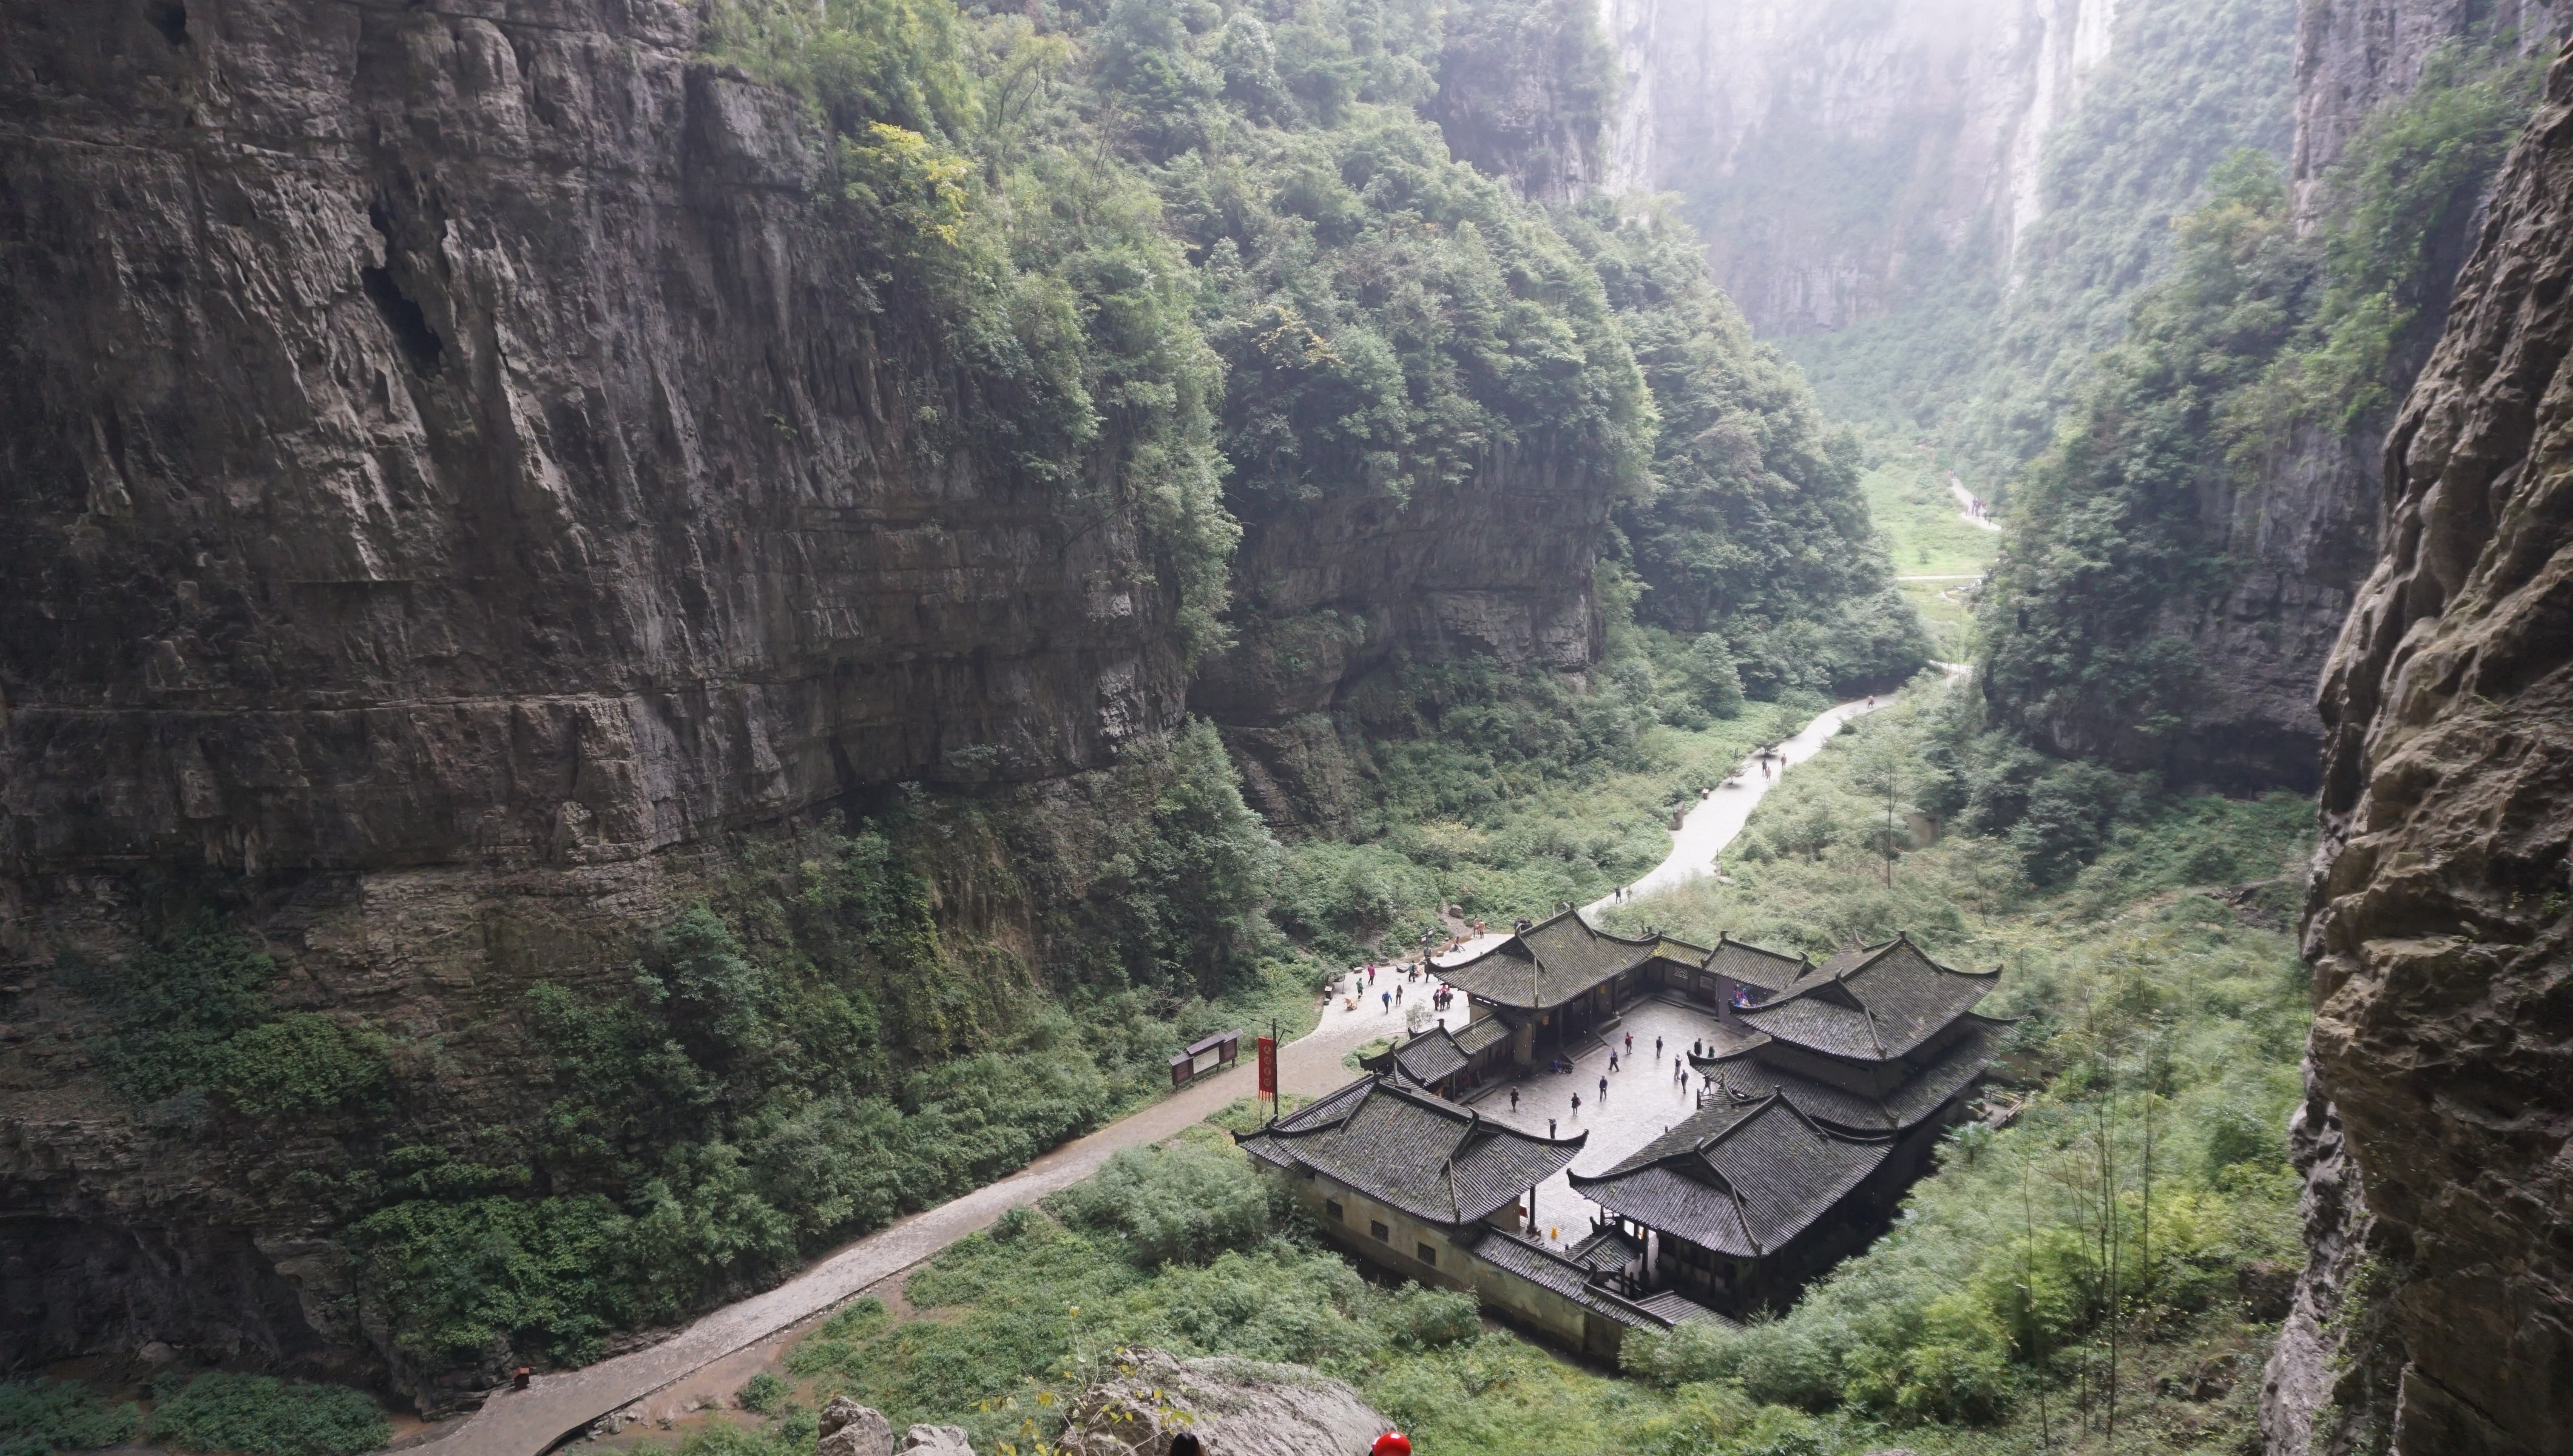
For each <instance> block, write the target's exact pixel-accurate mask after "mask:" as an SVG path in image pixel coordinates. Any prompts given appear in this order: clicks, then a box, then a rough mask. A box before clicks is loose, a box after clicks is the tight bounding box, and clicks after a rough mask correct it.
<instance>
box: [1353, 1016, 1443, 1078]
mask: <svg viewBox="0 0 2573 1456" xmlns="http://www.w3.org/2000/svg"><path fill="white" fill-rule="evenodd" d="M1358 1065H1359V1066H1361V1067H1364V1068H1365V1069H1366V1070H1367V1071H1369V1072H1388V1071H1392V1070H1394V1069H1396V1068H1399V1069H1400V1070H1401V1072H1402V1075H1403V1076H1405V1077H1407V1078H1410V1079H1411V1080H1412V1081H1413V1082H1416V1083H1419V1084H1420V1085H1421V1086H1423V1087H1434V1086H1436V1085H1437V1084H1438V1081H1439V1079H1441V1078H1445V1077H1450V1076H1453V1075H1454V1074H1456V1073H1459V1072H1462V1071H1464V1070H1465V1053H1464V1052H1463V1051H1462V1050H1461V1049H1460V1048H1458V1047H1457V1045H1456V1039H1455V1038H1454V1037H1451V1036H1449V1035H1448V1034H1447V1029H1446V1028H1445V1027H1443V1026H1442V1027H1431V1028H1430V1029H1429V1030H1428V1031H1425V1032H1422V1033H1421V1034H1420V1035H1418V1036H1416V1037H1414V1038H1412V1039H1411V1040H1410V1041H1408V1042H1404V1043H1402V1044H1401V1045H1400V1046H1397V1047H1391V1048H1387V1049H1386V1050H1384V1051H1382V1052H1379V1053H1377V1054H1376V1055H1374V1056H1373V1057H1369V1058H1367V1059H1366V1060H1365V1061H1363V1062H1361V1063H1359V1064H1358Z"/></svg>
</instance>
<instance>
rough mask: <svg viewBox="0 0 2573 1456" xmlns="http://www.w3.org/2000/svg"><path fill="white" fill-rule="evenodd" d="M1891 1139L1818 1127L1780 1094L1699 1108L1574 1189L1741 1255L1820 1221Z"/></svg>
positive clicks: (1575, 1179) (1888, 1152) (1576, 1180)
mask: <svg viewBox="0 0 2573 1456" xmlns="http://www.w3.org/2000/svg"><path fill="white" fill-rule="evenodd" d="M1893 1152H1894V1142H1893V1140H1892V1139H1891V1138H1881V1137H1860V1136H1854V1135H1852V1134H1849V1133H1844V1132H1837V1131H1834V1130H1832V1129H1830V1128H1827V1127H1824V1126H1821V1125H1819V1124H1818V1123H1816V1122H1814V1121H1813V1120H1811V1119H1809V1118H1807V1117H1806V1116H1805V1115H1804V1114H1802V1113H1801V1112H1799V1111H1798V1110H1797V1109H1796V1108H1795V1106H1794V1105H1793V1104H1791V1103H1790V1102H1789V1101H1788V1100H1787V1098H1785V1097H1783V1096H1779V1095H1776V1094H1774V1093H1773V1094H1771V1095H1770V1096H1767V1097H1764V1098H1762V1099H1760V1100H1758V1101H1753V1102H1747V1103H1733V1102H1718V1103H1715V1104H1713V1105H1710V1106H1707V1107H1705V1108H1702V1109H1701V1110H1699V1111H1698V1112H1697V1113H1696V1114H1695V1115H1693V1116H1691V1117H1690V1118H1689V1119H1688V1120H1687V1121H1685V1122H1682V1123H1680V1124H1679V1125H1678V1126H1677V1127H1674V1128H1672V1129H1671V1130H1670V1131H1669V1132H1667V1133H1665V1134H1663V1135H1662V1136H1661V1137H1658V1138H1655V1139H1654V1140H1653V1141H1652V1142H1650V1143H1647V1144H1646V1145H1645V1146H1644V1147H1643V1148H1641V1149H1639V1150H1638V1151H1637V1152H1636V1153H1635V1154H1634V1155H1633V1156H1631V1157H1628V1158H1625V1159H1624V1160H1622V1161H1620V1162H1619V1163H1618V1164H1617V1165H1616V1166H1614V1167H1612V1168H1610V1169H1609V1170H1608V1171H1607V1172H1605V1173H1602V1174H1600V1175H1599V1176H1597V1177H1583V1176H1582V1175H1581V1174H1579V1173H1574V1174H1573V1175H1572V1186H1573V1188H1574V1190H1575V1191H1577V1192H1579V1193H1580V1194H1581V1195H1582V1196H1583V1197H1586V1198H1588V1199H1590V1200H1591V1201H1592V1202H1595V1203H1597V1204H1599V1205H1600V1206H1602V1207H1604V1208H1607V1209H1609V1210H1610V1211H1611V1212H1615V1213H1618V1214H1622V1215H1624V1216H1625V1217H1628V1218H1632V1219H1634V1220H1635V1221H1637V1222H1639V1223H1642V1224H1644V1225H1645V1226H1647V1227H1650V1228H1658V1229H1660V1230H1662V1231H1663V1232H1665V1233H1669V1234H1673V1235H1676V1236H1677V1237H1680V1238H1684V1239H1686V1240H1688V1241H1689V1242H1691V1243H1694V1244H1698V1245H1700V1246H1701V1247H1705V1248H1710V1249H1714V1250H1716V1251H1718V1252H1721V1253H1726V1254H1731V1255H1734V1256H1736V1257H1742V1258H1752V1257H1758V1256H1759V1255H1762V1254H1766V1253H1769V1252H1771V1251H1773V1250H1775V1249H1777V1248H1779V1247H1781V1246H1782V1245H1784V1244H1785V1243H1786V1242H1787V1241H1788V1240H1790V1239H1792V1238H1794V1237H1795V1236H1796V1235H1798V1234H1800V1233H1802V1232H1804V1231H1805V1230H1806V1229H1807V1228H1810V1227H1812V1226H1813V1224H1814V1222H1815V1221H1816V1220H1817V1219H1819V1218H1821V1217H1822V1216H1823V1215H1824V1214H1825V1213H1827V1212H1829V1211H1830V1210H1831V1208H1832V1205H1834V1204H1835V1203H1838V1202H1839V1201H1840V1200H1841V1199H1842V1198H1844V1197H1846V1196H1848V1195H1849V1192H1850V1190H1851V1189H1852V1188H1855V1187H1857V1186H1858V1185H1859V1182H1860V1181H1861V1180H1862V1179H1864V1178H1865V1177H1866V1176H1867V1175H1868V1174H1869V1173H1872V1172H1874V1171H1876V1169H1877V1168H1879V1167H1880V1166H1882V1165H1884V1162H1885V1160H1886V1159H1887V1158H1888V1157H1890V1156H1892V1155H1893Z"/></svg>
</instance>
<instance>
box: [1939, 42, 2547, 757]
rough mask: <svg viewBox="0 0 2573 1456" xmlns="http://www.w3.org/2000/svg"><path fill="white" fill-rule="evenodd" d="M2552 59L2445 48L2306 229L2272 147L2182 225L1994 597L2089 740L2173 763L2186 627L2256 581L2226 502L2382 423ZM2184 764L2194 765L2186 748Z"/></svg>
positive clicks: (2031, 667)
mask: <svg viewBox="0 0 2573 1456" xmlns="http://www.w3.org/2000/svg"><path fill="white" fill-rule="evenodd" d="M2533 75H2534V72H2533V71H2532V70H2531V68H2530V67H2529V66H2528V65H2526V64H2525V63H2522V62H2520V61H2518V60H2516V59H2515V58H2511V57H2508V56H2506V55H2505V56H2501V57H2491V56H2483V57H2477V56H2474V55H2471V54H2469V53H2468V52H2466V51H2464V50H2461V49H2458V48H2453V47H2452V48H2446V49H2443V50H2441V51H2438V52H2435V53H2434V54H2433V56H2432V58H2431V61H2430V63H2429V64H2428V65H2427V66H2425V68H2424V70H2423V73H2422V76H2421V79H2420V82H2419V84H2418V85H2417V86H2416V87H2415V88H2414V89H2413V90H2412V91H2411V92H2410V93H2409V94H2407V95H2406V96H2405V97H2403V98H2402V99H2400V100H2398V101H2395V102H2393V103H2391V104H2389V105H2388V106H2386V107H2385V108H2383V109H2382V110H2380V111H2379V112H2378V113H2376V114H2375V115H2374V116H2373V117H2371V118H2370V119H2369V121H2368V123H2367V125H2366V126H2365V127H2364V128H2363V129H2362V130H2361V132H2360V133H2359V135H2358V136H2357V137H2356V138H2355V139H2354V140H2353V142H2352V143H2351V145H2350V147H2349V148H2348V150H2347V152H2346V153H2345V155H2344V156H2343V158H2342V160H2341V162H2340V164H2339V166H2338V167H2337V168H2336V169H2335V170H2334V171H2333V172H2332V173H2331V174H2330V176H2329V177H2328V178H2327V179H2326V181H2327V184H2328V187H2329V194H2330V196H2331V197H2333V198H2334V199H2335V200H2336V206H2335V209H2334V210H2333V211H2332V212H2331V213H2330V214H2329V215H2328V216H2327V217H2326V219H2325V225H2324V226H2323V227H2322V228H2321V229H2320V230H2318V231H2316V232H2314V233H2312V234H2310V235H2307V236H2299V235H2298V234H2297V232H2296V229H2295V227H2294V224H2293V220H2292V219H2291V218H2290V217H2289V214H2288V200H2287V197H2286V190H2285V188H2284V186H2283V185H2282V183H2281V182H2280V180H2279V176H2278V169H2277V166H2276V164H2275V163H2274V162H2273V161H2272V160H2271V159H2270V158H2269V157H2267V156H2266V155H2263V154H2261V153H2256V152H2237V153H2235V154H2234V155H2233V156H2232V157H2230V158H2228V159H2227V160H2226V161H2225V162H2224V164H2223V165H2222V166H2220V167H2219V168H2217V169H2216V171H2215V172H2214V174H2213V175H2212V176H2211V177H2210V178H2209V179H2208V182H2207V185H2206V189H2205V194H2204V196H2203V197H2202V198H2201V200H2200V202H2199V205H2198V206H2197V207H2196V208H2195V210H2193V211H2191V212H2190V213H2188V214H2186V215H2185V216H2183V217H2181V218H2180V219H2178V220H2177V222H2176V224H2175V225H2174V229H2173V237H2174V239H2175V244H2176V256H2175V258H2174V261H2173V263H2172V266H2171V269H2170V271H2169V274H2168V276H2167V277H2165V278H2163V279H2161V280H2160V281H2158V282H2157V283H2155V284H2154V285H2153V286H2151V287H2150V288H2148V289H2145V290H2144V291H2143V292H2142V293H2141V294H2139V295H2138V297H2137V299H2136V302H2135V305H2134V310H2133V314H2132V316H2131V318H2130V320H2129V323H2128V329H2127V337H2126V340H2125V341H2124V342H2123V343H2122V344H2120V345H2119V346H2118V347H2116V348H2115V349H2112V350H2109V351H2107V352H2106V353H2103V354H2102V355H2100V356H2098V357H2097V358H2096V359H2095V360H2093V361H2092V363H2091V370H2092V374H2091V379H2090V382H2089V384H2088V386H2087V392H2086V393H2085V395H2084V396H2083V398H2082V401H2081V402H2080V404H2079V405H2078V407H2076V408H2074V409H2073V410H2072V411H2070V413H2069V415H2068V417H2067V418H2066V420H2065V423H2064V425H2063V429H2062V433H2061V435H2060V437H2059V438H2058V439H2057V440H2056V442H2055V444H2054V446H2053V447H2052V448H2051V449H2049V450H2048V451H2047V452H2046V453H2045V454H2044V455H2043V456H2041V457H2039V458H2038V459H2037V460H2036V462H2035V463H2034V464H2033V465H2032V466H2031V467H2030V469H2029V471H2028V473H2027V475H2026V476H2025V477H2024V478H2023V482H2022V486H2021V489H2020V491H2019V493H2018V505H2017V507H2016V509H2015V514H2014V519H2013V525H2014V533H2013V535H2012V536H2011V539H2010V544H2009V548H2008V550H2007V552H2006V553H2005V555H2004V557H2003V560H2002V563H2001V565H2000V567H1999V569H1998V570H1997V571H1996V572H1995V573H1994V577H1993V581H1992V586H1991V588H1990V590H1989V591H1988V592H1987V593H1986V595H1985V606H1984V614H1983V623H1982V625H1983V629H1984V639H1985V642H1986V643H1987V645H1988V648H1989V679H1988V690H1989V692H1990V695H1991V697H1992V700H1993V702H1994V703H1995V704H1996V705H1997V706H1998V707H1999V708H2000V709H2001V711H2002V712H2003V713H2004V715H2005V716H2006V718H2007V719H2008V721H2010V722H2011V723H2013V724H2014V725H2016V726H2018V727H2021V728H2023V729H2027V730H2032V731H2034V732H2035V733H2036V734H2037V735H2038V736H2040V737H2042V738H2043V739H2044V740H2045V741H2047V742H2049V743H2051V744H2053V745H2055V746H2056V747H2058V748H2059V749H2061V750H2064V751H2067V752H2074V753H2080V754H2085V755H2091V756H2098V757H2102V758H2105V759H2109V760H2111V761H2114V762H2119V763H2122V764H2125V765H2129V766H2145V767H2156V768H2159V767H2163V766H2165V765H2166V764H2168V762H2169V758H2170V753H2171V749H2170V746H2169V745H2170V737H2171V734H2172V731H2173V729H2174V728H2175V727H2176V725H2177V721H2178V714H2179V712H2180V711H2181V710H2182V709H2183V708H2185V706H2186V705H2187V704H2188V702H2189V701H2190V699H2191V697H2192V695H2193V693H2194V692H2195V690H2196V686H2197V681H2198V675H2199V673H2200V672H2201V671H2202V670H2203V669H2204V668H2205V666H2206V664H2202V663H2200V662H2198V661H2196V660H2195V659H2194V656H2193V655H2192V653H2191V652H2190V649H2189V648H2188V646H2187V644H2186V643H2185V642H2184V641H2181V640H2179V639H2178V638H2177V637H2176V636H2174V635H2172V634H2171V633H2169V632H2168V631H2166V630H2163V627H2164V624H2165V623H2166V622H2167V621H2168V620H2169V618H2170V614H2171V613H2172V612H2174V611H2176V612H2179V613H2183V614H2184V613H2185V612H2187V611H2188V610H2190V609H2191V608H2192V606H2193V604H2195V603H2198V602H2203V601H2206V600H2209V599H2211V598H2213V597H2214V596H2216V595H2218V594H2219V593H2221V592H2223V591H2225V590H2226V589H2228V588H2229V587H2231V586H2232V585H2233V584H2234V583H2235V581H2236V580H2237V578H2238V576H2239V573H2240V570H2241V565H2242V563H2240V562H2239V561H2237V560H2235V559H2233V558H2232V557H2231V556H2230V555H2228V554H2227V553H2226V550H2225V548H2224V544H2223V538H2222V536H2221V534H2220V533H2221V530H2222V520H2221V513H2220V512H2210V511H2208V510H2207V509H2205V508H2204V507H2203V504H2202V502H2204V501H2206V500H2208V499H2223V498H2229V497H2230V496H2231V495H2233V494H2234V493H2236V492H2242V491H2247V490H2248V489H2250V488H2251V487H2252V486H2253V485H2254V483H2255V482H2256V481H2257V479H2258V477H2259V476H2260V474H2261V472H2262V471H2264V470H2267V469H2270V468H2273V467H2275V466H2276V464H2277V462H2278V461H2279V460H2280V459H2282V458H2283V457H2284V456H2286V455H2287V454H2288V453H2289V452H2290V451H2291V450H2292V449H2293V448H2294V447H2295V446H2296V444H2297V442H2298V440H2299V439H2300V437H2301V436H2302V434H2303V433H2304V432H2307V431H2320V432H2322V433H2325V434H2338V433H2339V432H2342V431H2348V430H2356V431H2358V432H2359V433H2360V434H2362V435H2366V436H2372V432H2373V431H2375V430H2378V429H2381V428H2382V426H2383V422H2384V418H2385V413H2386V411H2387V410H2388V409H2389V408H2390V407H2391V401H2392V399H2393V396H2394V391H2395V390H2396V389H2397V388H2399V387H2400V386H2401V385H2402V383H2403V381H2404V378H2405V377H2406V376H2408V374H2409V372H2410V370H2411V369H2413V368H2414V367H2417V366H2418V363H2419V357H2420V355H2421V353H2422V352H2423V351H2424V350H2425V349H2426V343H2425V341H2424V338H2423V336H2422V333H2421V330H2422V328H2423V327H2424V326H2423V321H2422V319H2421V311H2422V308H2423V304H2424V301H2425V300H2426V299H2429V298H2432V297H2436V296H2441V295H2443V294H2444V291H2445V281H2444V275H2442V274H2441V273H2440V270H2441V269H2442V268H2443V267H2445V268H2447V269H2451V270H2452V269H2453V267H2454V260H2453V259H2446V260H2443V259H2441V258H2440V257H2438V256H2436V248H2435V247H2434V244H2435V243H2436V242H2437V240H2441V239H2447V238H2452V237H2453V236H2455V235H2457V234H2458V233H2460V232H2461V231H2462V225H2463V221H2464V219H2465V218H2466V216H2467V215H2468V214H2470V213H2471V212H2472V210H2473V209H2474V208H2475V207H2476V206H2477V203H2478V200H2479V199H2480V197H2481V195H2482V191H2483V189H2484V188H2485V186H2487V185H2488V183H2489V180H2490V178H2491V176H2492V174H2493V172H2494V170H2495V169H2496V168H2497V167H2498V166H2499V164H2500V160H2501V156H2502V153H2503V152H2504V151H2505V150H2506V148H2507V146H2508V144H2509V141H2510V139H2511V138H2512V137H2513V136H2514V135H2515V134H2516V133H2517V131H2518V128H2519V125H2520V123H2521V121H2522V120H2523V118H2524V117H2525V116H2526V114H2527V110H2528V105H2529V100H2530V94H2531V84H2532V83H2531V78H2532V76H2533ZM2174 766H2175V765H2174Z"/></svg>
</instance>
